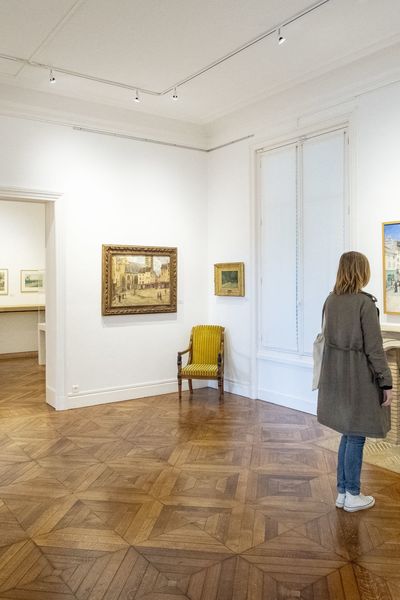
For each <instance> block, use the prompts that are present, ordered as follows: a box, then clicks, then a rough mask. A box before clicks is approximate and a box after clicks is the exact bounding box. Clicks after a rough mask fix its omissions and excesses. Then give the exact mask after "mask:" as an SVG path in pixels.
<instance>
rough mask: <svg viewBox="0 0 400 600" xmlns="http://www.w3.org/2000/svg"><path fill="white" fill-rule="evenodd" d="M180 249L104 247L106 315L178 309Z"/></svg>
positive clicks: (104, 310)
mask: <svg viewBox="0 0 400 600" xmlns="http://www.w3.org/2000/svg"><path fill="white" fill-rule="evenodd" d="M176 297H177V249H176V248H159V247H154V246H103V289H102V313H103V315H134V314H146V313H166V312H176V305H177V300H176Z"/></svg>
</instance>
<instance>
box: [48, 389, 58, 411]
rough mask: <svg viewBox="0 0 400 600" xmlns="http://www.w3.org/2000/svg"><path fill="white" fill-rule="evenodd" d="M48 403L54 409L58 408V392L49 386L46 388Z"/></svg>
mask: <svg viewBox="0 0 400 600" xmlns="http://www.w3.org/2000/svg"><path fill="white" fill-rule="evenodd" d="M46 402H47V404H49V405H50V406H52V407H53V408H57V396H56V390H54V389H53V388H51V387H49V386H46Z"/></svg>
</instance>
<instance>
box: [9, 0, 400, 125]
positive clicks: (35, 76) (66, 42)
mask: <svg viewBox="0 0 400 600" xmlns="http://www.w3.org/2000/svg"><path fill="white" fill-rule="evenodd" d="M314 2H315V0H0V53H2V54H7V55H13V56H17V57H20V58H24V59H29V60H34V61H37V62H41V63H45V64H51V65H54V67H60V68H63V69H68V70H72V71H78V72H80V73H84V74H87V75H91V76H94V77H98V78H103V79H110V80H114V81H120V82H123V83H126V84H129V85H133V86H138V87H140V88H146V89H151V90H154V91H160V92H161V91H163V90H165V89H167V88H169V87H171V86H173V85H174V84H175V83H177V82H179V81H180V80H182V79H185V78H186V77H188V76H189V75H191V74H193V73H195V72H196V71H198V70H200V69H201V68H203V67H205V66H207V65H208V64H210V63H212V62H214V61H215V60H217V59H219V58H221V57H222V56H224V55H225V54H227V53H229V52H231V51H232V50H234V49H236V48H238V47H239V46H241V45H242V44H244V43H245V42H247V41H249V40H250V39H252V38H254V37H256V36H258V35H260V34H261V33H263V32H264V31H266V30H269V29H271V28H273V27H275V26H277V25H279V24H280V23H281V22H283V21H285V20H287V19H289V18H290V17H291V16H293V15H294V14H296V13H298V12H299V11H301V10H303V9H304V8H306V7H307V6H310V5H311V4H313V3H314ZM399 4H400V2H399V0H330V1H329V2H328V3H327V4H325V5H323V6H321V7H320V8H318V9H317V10H315V11H314V12H312V13H310V14H308V15H306V16H305V17H303V18H301V19H299V20H297V21H296V22H294V23H292V24H290V25H288V26H287V28H285V36H286V37H287V42H286V43H285V44H283V45H281V46H279V45H278V44H277V41H276V37H275V35H273V36H271V37H268V38H266V39H264V40H262V41H260V42H259V43H257V44H256V45H254V46H252V47H251V48H249V49H247V50H245V51H243V52H241V53H239V54H237V55H236V56H234V57H232V58H231V59H229V60H227V61H226V62H224V63H222V64H220V65H219V66H217V67H215V68H213V69H211V70H209V71H207V73H204V74H203V75H200V76H199V77H197V78H195V79H193V80H192V81H190V82H188V83H187V84H185V85H183V86H182V87H181V88H179V90H178V93H179V100H178V101H177V102H173V101H172V100H171V98H170V95H169V94H168V95H166V96H161V97H158V96H149V95H144V94H143V95H142V102H141V103H140V104H136V103H134V102H133V96H134V94H133V93H132V92H131V91H129V90H124V89H120V88H116V87H110V86H107V85H105V84H99V83H96V82H93V81H86V80H84V79H80V78H74V77H71V76H68V75H64V74H57V75H56V76H57V82H56V84H55V85H53V86H50V84H49V78H48V72H46V71H45V70H41V69H38V68H34V67H30V66H24V65H21V64H19V63H16V62H10V61H6V60H0V80H1V81H3V82H8V83H12V84H13V85H18V86H22V87H25V88H32V89H35V90H41V91H46V92H48V93H51V94H58V95H64V96H69V97H74V98H81V99H85V100H94V101H96V102H101V103H106V104H111V105H116V106H123V107H125V108H131V109H132V110H134V111H139V112H140V111H144V112H146V113H153V114H156V115H161V116H167V117H173V118H177V119H182V120H189V121H193V122H197V123H205V122H209V121H211V120H213V119H215V118H217V117H219V116H222V115H224V114H227V113H229V112H231V111H233V110H235V109H237V108H240V107H243V106H245V105H246V104H250V103H252V102H254V101H255V100H259V99H261V98H263V97H265V96H268V95H269V94H271V93H273V92H276V91H278V90H282V89H286V88H289V87H290V86H293V85H294V84H295V83H297V82H299V81H304V80H306V79H308V78H311V77H314V76H316V75H318V74H320V73H323V72H326V71H329V70H331V69H334V68H336V67H338V66H341V65H343V64H346V63H349V62H351V61H353V60H356V59H357V58H359V57H361V56H364V55H366V54H369V53H372V52H374V51H376V50H378V49H380V48H382V47H385V46H388V45H391V44H394V43H396V42H398V41H399V39H400V6H399ZM399 60H400V57H399Z"/></svg>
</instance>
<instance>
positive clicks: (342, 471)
mask: <svg viewBox="0 0 400 600" xmlns="http://www.w3.org/2000/svg"><path fill="white" fill-rule="evenodd" d="M364 444H365V437H363V436H362V435H342V439H341V440H340V446H339V451H338V466H337V490H338V492H339V494H344V492H350V494H353V495H355V496H357V495H358V494H359V493H360V475H361V467H362V459H363V449H364Z"/></svg>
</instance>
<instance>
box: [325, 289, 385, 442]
mask: <svg viewBox="0 0 400 600" xmlns="http://www.w3.org/2000/svg"><path fill="white" fill-rule="evenodd" d="M375 302H376V298H374V297H373V296H370V295H369V294H366V293H364V292H360V293H359V294H343V295H340V296H338V295H336V294H330V296H328V298H327V300H326V302H325V321H326V322H325V347H324V353H323V358H322V366H321V378H320V383H319V393H318V411H317V415H318V421H319V422H320V423H322V424H323V425H327V426H328V427H330V428H331V429H335V430H336V431H339V432H340V433H344V434H347V435H363V436H366V437H385V436H386V434H387V432H388V431H389V429H390V408H387V407H382V406H381V405H380V402H381V401H382V396H383V390H382V387H384V386H391V385H392V376H391V373H390V369H389V367H388V364H387V360H386V356H385V353H384V351H383V347H382V334H381V330H380V326H379V312H378V309H377V308H376V306H375Z"/></svg>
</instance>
